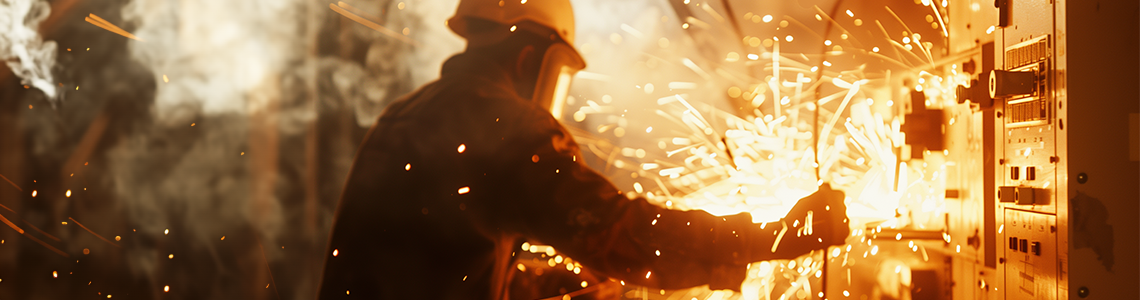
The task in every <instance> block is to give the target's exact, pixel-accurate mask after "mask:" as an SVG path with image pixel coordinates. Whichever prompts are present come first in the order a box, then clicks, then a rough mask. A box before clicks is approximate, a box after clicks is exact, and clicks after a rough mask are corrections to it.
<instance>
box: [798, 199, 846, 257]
mask: <svg viewBox="0 0 1140 300" xmlns="http://www.w3.org/2000/svg"><path fill="white" fill-rule="evenodd" d="M844 199H846V196H845V195H844V194H843V192H842V191H837V190H833V189H831V185H830V184H827V183H824V184H823V185H821V186H820V187H819V190H818V191H816V192H815V193H813V194H811V195H809V196H807V197H804V198H803V199H800V201H799V202H797V203H796V205H795V206H793V207H792V210H791V211H789V212H788V214H787V215H786V216H785V217H784V220H783V221H784V222H785V223H786V224H787V225H788V226H791V227H790V228H789V231H788V234H792V233H793V232H794V233H795V235H792V236H789V238H793V240H792V243H793V245H788V246H789V248H792V249H789V250H793V249H795V250H797V251H796V252H808V251H811V250H816V249H825V248H827V247H828V246H834V245H842V244H844V241H845V240H846V239H847V235H849V234H851V229H850V228H849V227H848V225H849V222H848V219H847V205H846V204H844V203H843V202H844Z"/></svg>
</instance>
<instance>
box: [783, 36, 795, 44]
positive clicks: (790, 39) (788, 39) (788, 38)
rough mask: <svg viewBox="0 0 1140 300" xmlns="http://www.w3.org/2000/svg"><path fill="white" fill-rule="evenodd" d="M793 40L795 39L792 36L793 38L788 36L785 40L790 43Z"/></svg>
mask: <svg viewBox="0 0 1140 300" xmlns="http://www.w3.org/2000/svg"><path fill="white" fill-rule="evenodd" d="M793 39H794V38H792V36H791V35H788V36H786V37H784V40H785V41H789V42H791V41H792V40H793Z"/></svg>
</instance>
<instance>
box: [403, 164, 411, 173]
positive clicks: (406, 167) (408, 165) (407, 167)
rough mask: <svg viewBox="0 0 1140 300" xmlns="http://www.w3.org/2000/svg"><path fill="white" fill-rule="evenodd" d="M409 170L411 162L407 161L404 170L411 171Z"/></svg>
mask: <svg viewBox="0 0 1140 300" xmlns="http://www.w3.org/2000/svg"><path fill="white" fill-rule="evenodd" d="M411 170H412V164H410V163H409V164H406V165H404V171H411Z"/></svg>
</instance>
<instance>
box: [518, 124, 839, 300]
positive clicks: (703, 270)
mask: <svg viewBox="0 0 1140 300" xmlns="http://www.w3.org/2000/svg"><path fill="white" fill-rule="evenodd" d="M522 124H526V126H525V128H516V129H517V132H518V133H517V135H514V136H513V137H512V138H510V139H509V141H508V143H507V144H508V145H511V150H510V151H505V152H504V153H502V155H501V157H502V159H504V161H502V162H500V163H501V164H502V166H503V168H505V170H506V171H505V172H503V173H502V174H512V175H507V176H508V177H507V178H504V180H501V181H500V182H501V184H503V185H504V186H502V187H501V188H500V189H501V190H503V191H504V194H503V195H501V196H500V197H501V199H502V201H505V202H508V203H511V204H512V205H514V206H517V208H518V210H511V211H514V212H513V214H514V215H512V216H508V218H509V219H511V220H517V221H518V222H519V225H521V226H520V227H522V228H523V229H522V230H521V231H523V233H524V234H525V235H527V236H528V237H530V238H532V239H535V240H536V241H535V242H538V243H546V244H550V245H552V246H554V247H555V248H556V249H558V251H559V252H562V253H565V254H567V255H569V256H570V257H572V258H574V259H576V260H578V261H580V262H581V263H582V265H583V266H585V267H587V268H590V269H591V270H594V271H596V272H600V273H602V274H605V275H608V276H611V277H614V278H617V279H621V280H624V281H625V282H628V283H633V284H638V285H645V286H650V287H655V288H685V287H692V286H699V285H703V284H709V285H710V286H711V287H713V288H733V289H736V288H738V287H739V285H740V283H741V281H742V280H743V279H744V277H745V272H746V266H747V264H748V263H751V262H754V261H760V260H770V259H786V258H794V257H796V256H799V255H802V254H804V253H807V252H809V251H810V250H814V249H823V248H826V246H828V245H832V244H837V243H842V240H843V236H845V235H846V231H844V232H837V233H836V234H838V235H840V236H839V237H833V236H832V232H830V231H832V230H827V229H825V228H819V227H818V224H820V222H822V221H827V219H831V218H832V217H830V216H832V215H836V214H824V213H821V212H823V211H830V210H831V209H835V211H836V212H843V211H845V208H844V207H841V206H842V205H843V203H842V198H843V197H842V193H840V192H834V191H829V192H827V193H817V194H815V195H813V196H812V197H815V198H812V197H809V198H807V199H809V200H811V199H815V200H811V201H806V202H804V201H802V202H803V203H801V204H802V205H797V208H794V209H793V211H792V213H789V215H788V216H789V218H786V220H787V221H785V222H775V223H768V224H764V225H763V226H761V224H753V223H752V220H751V219H752V218H751V216H750V215H749V214H738V215H733V216H725V217H718V216H713V215H711V214H709V213H707V212H705V211H678V210H669V209H664V208H661V207H658V206H655V205H653V204H650V203H649V202H647V201H646V200H645V199H642V198H637V199H632V200H631V199H628V198H626V197H625V196H624V195H623V194H622V192H621V191H619V190H618V189H617V188H615V187H614V186H613V184H611V183H610V182H609V181H608V180H606V179H605V178H604V177H602V176H601V175H599V174H598V173H596V172H594V171H593V170H591V169H590V168H589V167H587V166H586V165H585V164H584V163H583V162H582V159H581V156H580V154H579V151H578V146H577V144H576V143H575V142H574V141H573V138H572V137H571V136H570V135H569V133H567V132H566V131H565V130H564V129H563V128H562V127H561V126H559V125H557V123H556V122H555V121H554V120H553V119H552V118H549V117H547V118H541V117H533V119H532V120H529V121H525V122H522ZM836 194H838V199H839V200H838V201H835V200H834V199H835V198H836ZM827 200H831V202H827ZM835 202H837V203H835ZM828 205H831V206H832V207H828ZM808 210H817V212H813V218H814V219H815V221H816V224H817V227H816V228H815V229H814V230H813V231H814V232H813V234H812V235H810V236H809V235H806V234H805V233H806V232H804V229H803V227H805V225H806V224H805V222H804V221H803V220H804V217H805V216H806V212H807V211H808ZM838 215H839V216H841V215H842V213H839V214H838ZM792 218H795V219H799V220H800V221H799V222H797V221H796V220H792ZM837 218H838V219H840V220H842V217H837ZM840 222H842V221H840ZM843 228H844V229H845V228H846V227H843ZM836 231H838V230H836ZM797 232H798V233H800V234H799V235H798V236H797Z"/></svg>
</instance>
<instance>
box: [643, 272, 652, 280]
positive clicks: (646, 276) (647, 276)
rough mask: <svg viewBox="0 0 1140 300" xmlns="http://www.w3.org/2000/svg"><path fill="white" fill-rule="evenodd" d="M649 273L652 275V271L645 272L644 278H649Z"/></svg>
mask: <svg viewBox="0 0 1140 300" xmlns="http://www.w3.org/2000/svg"><path fill="white" fill-rule="evenodd" d="M649 275H653V271H648V272H645V279H649Z"/></svg>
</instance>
